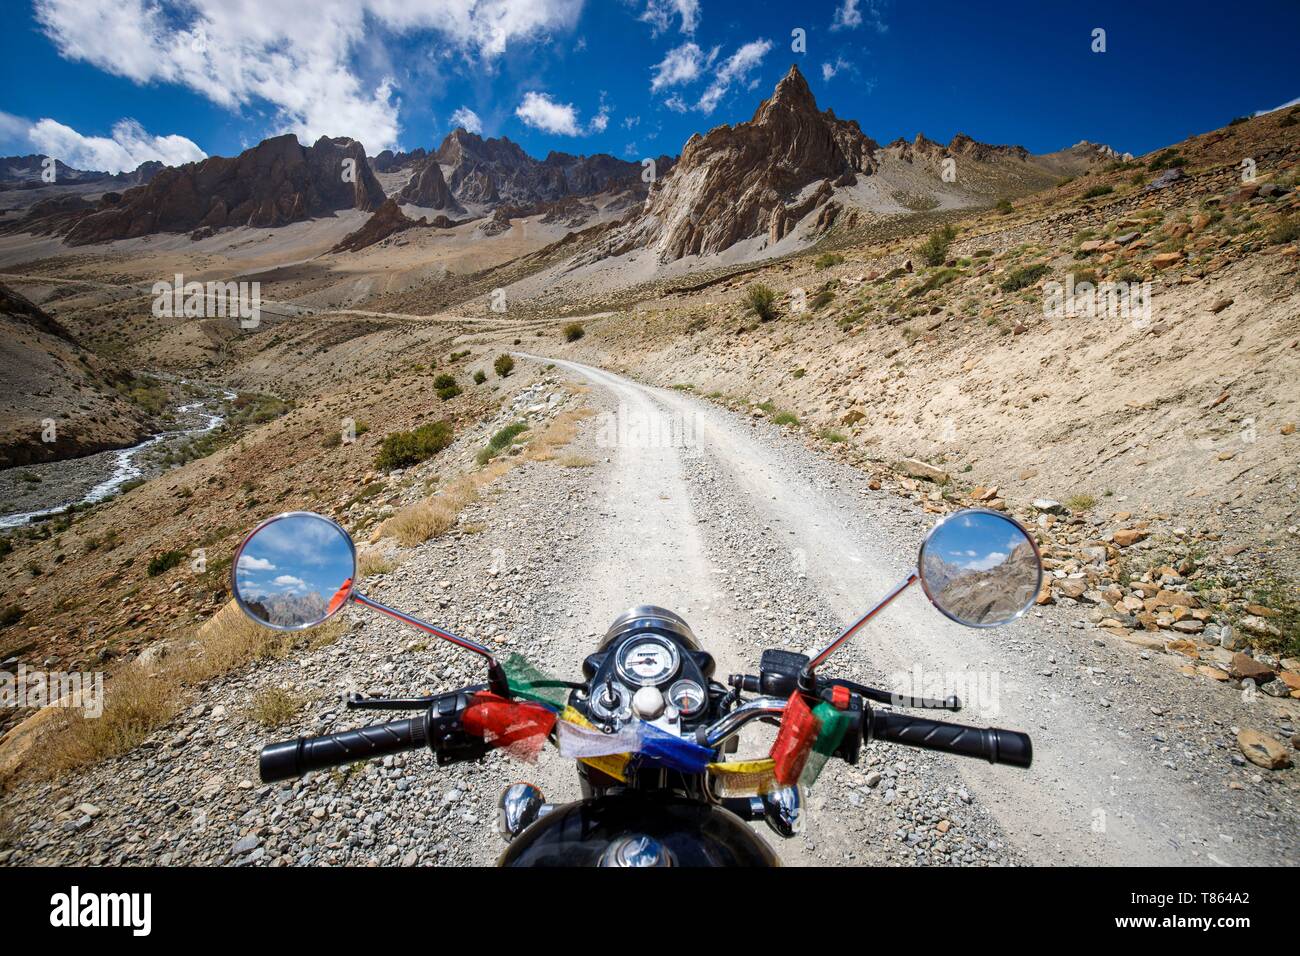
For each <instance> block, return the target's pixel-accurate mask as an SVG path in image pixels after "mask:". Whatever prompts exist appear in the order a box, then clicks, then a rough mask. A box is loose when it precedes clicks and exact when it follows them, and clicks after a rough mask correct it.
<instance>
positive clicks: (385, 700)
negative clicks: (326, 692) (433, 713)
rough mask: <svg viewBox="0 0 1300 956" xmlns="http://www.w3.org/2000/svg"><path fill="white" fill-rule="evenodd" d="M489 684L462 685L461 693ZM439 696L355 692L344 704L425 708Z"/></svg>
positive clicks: (356, 707)
mask: <svg viewBox="0 0 1300 956" xmlns="http://www.w3.org/2000/svg"><path fill="white" fill-rule="evenodd" d="M487 686H488V685H487V684H475V685H474V686H472V687H462V688H461V691H460V692H461V693H463V694H474V693H477V692H478V691H481V690H487ZM438 696H441V695H437V696H429V697H364V696H362V695H361V694H358V693H356V692H353V693H352V694H350V695H348V697H347V698H345V699H344V702H343V705H344V706H345V707H346V708H347V709H348V710H424V708H426V707H428V706H429V705H430V704H432V703H433V702H434V701H435V700H437V697H438Z"/></svg>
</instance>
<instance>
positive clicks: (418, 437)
mask: <svg viewBox="0 0 1300 956" xmlns="http://www.w3.org/2000/svg"><path fill="white" fill-rule="evenodd" d="M453 387H454V384H453ZM451 439H452V430H451V422H448V421H446V420H443V421H437V422H429V423H428V424H426V425H421V426H420V427H419V428H416V429H415V430H413V431H409V432H391V433H389V434H387V435H385V436H384V443H383V444H382V445H381V446H380V447H379V454H378V456H376V458H375V467H376V468H379V469H381V470H383V471H392V470H393V469H394V468H406V467H408V466H410V465H418V464H419V463H420V462H422V461H425V460H427V459H429V458H432V457H433V456H434V455H436V454H437V453H438V452H440V451H442V450H443V449H444V448H446V447H447V446H448V445H450V444H451Z"/></svg>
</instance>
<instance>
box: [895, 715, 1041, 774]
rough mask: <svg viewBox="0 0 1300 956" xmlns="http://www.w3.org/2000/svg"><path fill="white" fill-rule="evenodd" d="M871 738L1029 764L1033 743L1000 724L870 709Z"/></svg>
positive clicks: (1024, 764) (1031, 758)
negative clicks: (965, 723) (975, 723)
mask: <svg viewBox="0 0 1300 956" xmlns="http://www.w3.org/2000/svg"><path fill="white" fill-rule="evenodd" d="M871 739H872V740H889V741H893V742H894V743H899V744H907V745H908V746H909V747H924V748H926V749H927V750H940V751H943V752H944V753H950V754H961V755H962V756H963V757H983V758H984V759H985V760H987V761H988V762H989V763H1009V764H1011V765H1012V766H1013V767H1028V766H1029V765H1030V764H1031V763H1033V761H1034V745H1033V742H1032V741H1031V740H1030V739H1029V735H1028V734H1022V733H1020V732H1019V731H1015V730H1002V729H1001V728H999V727H966V726H963V725H962V724H949V723H945V722H943V721H941V720H930V719H928V718H926V717H912V716H910V715H908V714H899V713H895V712H894V711H889V710H873V711H872V712H871Z"/></svg>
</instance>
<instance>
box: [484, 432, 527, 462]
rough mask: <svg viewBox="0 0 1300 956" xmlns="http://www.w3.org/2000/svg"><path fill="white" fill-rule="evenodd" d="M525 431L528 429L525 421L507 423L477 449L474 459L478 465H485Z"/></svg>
mask: <svg viewBox="0 0 1300 956" xmlns="http://www.w3.org/2000/svg"><path fill="white" fill-rule="evenodd" d="M526 431H528V424H527V423H526V422H514V423H513V424H510V425H507V426H506V427H505V428H502V429H501V430H500V431H498V432H497V433H496V434H494V435H493V436H492V437H491V438H490V439H488V443H487V444H486V445H485V446H484V447H483V448H481V449H479V453H478V454H477V455H476V456H474V460H475V461H477V462H478V463H479V464H480V465H486V464H487V463H488V462H489V461H491V460H492V459H493V458H495V457H496V456H497V455H499V454H501V453H502V452H503V451H505V450H506V449H507V448H509V447H510V446H511V445H512V444H513V443H514V440H515V439H516V438H518V437H519V435H521V434H522V433H524V432H526Z"/></svg>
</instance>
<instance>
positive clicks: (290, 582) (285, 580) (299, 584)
mask: <svg viewBox="0 0 1300 956" xmlns="http://www.w3.org/2000/svg"><path fill="white" fill-rule="evenodd" d="M271 583H272V584H274V585H275V586H276V587H281V588H305V587H306V586H307V582H306V581H304V580H303V579H302V578H295V577H294V576H293V575H292V574H281V575H280V576H279V577H277V578H276V579H275V580H274V581H272V582H271Z"/></svg>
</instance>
